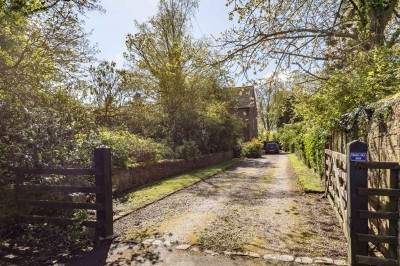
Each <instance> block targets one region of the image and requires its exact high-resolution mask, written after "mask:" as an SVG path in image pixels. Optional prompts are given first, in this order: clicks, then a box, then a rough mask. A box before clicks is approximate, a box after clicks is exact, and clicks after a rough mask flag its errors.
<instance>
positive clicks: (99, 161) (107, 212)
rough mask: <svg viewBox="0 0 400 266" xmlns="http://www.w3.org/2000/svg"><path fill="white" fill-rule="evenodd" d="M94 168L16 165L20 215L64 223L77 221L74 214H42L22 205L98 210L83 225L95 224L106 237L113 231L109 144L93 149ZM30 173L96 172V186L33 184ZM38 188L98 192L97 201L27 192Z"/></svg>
mask: <svg viewBox="0 0 400 266" xmlns="http://www.w3.org/2000/svg"><path fill="white" fill-rule="evenodd" d="M94 164H95V167H94V169H21V168H17V169H14V170H13V172H14V173H15V176H16V185H15V192H16V199H17V210H18V219H19V221H22V222H35V223H56V224H63V225H71V224H75V223H76V222H77V221H76V220H74V219H71V218H62V217H49V216H39V215H34V214H29V215H27V214H25V213H24V212H23V207H28V206H36V207H44V208H54V209H86V210H95V211H96V220H95V221H82V222H80V223H81V225H83V226H88V227H94V228H96V231H97V235H99V236H101V237H107V236H110V235H112V234H113V214H112V194H111V193H112V185H111V151H110V149H109V148H98V149H95V150H94ZM28 175H30V176H31V175H47V176H48V175H62V176H74V175H75V176H77V175H94V176H95V186H91V187H88V186H54V185H31V184H27V183H26V182H24V179H25V177H26V176H28ZM27 191H28V192H29V191H35V192H40V194H42V195H45V193H55V192H61V193H66V194H68V193H77V192H81V193H95V194H96V202H95V203H77V202H67V201H54V200H43V199H29V198H26V197H27V193H26V192H27Z"/></svg>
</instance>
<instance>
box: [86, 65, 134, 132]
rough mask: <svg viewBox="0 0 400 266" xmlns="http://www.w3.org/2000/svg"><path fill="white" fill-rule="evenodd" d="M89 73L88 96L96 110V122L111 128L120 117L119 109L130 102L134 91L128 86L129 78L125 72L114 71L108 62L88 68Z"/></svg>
mask: <svg viewBox="0 0 400 266" xmlns="http://www.w3.org/2000/svg"><path fill="white" fill-rule="evenodd" d="M89 71H90V75H91V83H90V92H91V93H90V96H91V100H92V103H94V104H95V106H96V108H97V109H96V115H97V121H98V123H99V124H100V125H106V126H111V125H112V124H113V123H112V122H115V121H114V120H117V116H119V115H121V107H123V106H124V105H126V104H127V103H128V101H130V100H132V94H133V93H134V91H133V90H132V88H130V86H129V76H128V74H127V71H126V70H120V69H116V63H115V62H108V61H103V62H101V63H100V64H99V65H98V66H97V67H94V66H92V67H90V70H89ZM114 124H115V123H114Z"/></svg>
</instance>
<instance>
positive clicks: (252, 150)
mask: <svg viewBox="0 0 400 266" xmlns="http://www.w3.org/2000/svg"><path fill="white" fill-rule="evenodd" d="M241 147H242V156H244V157H247V158H260V157H261V155H262V148H263V144H262V143H261V141H260V140H258V139H255V138H254V139H252V140H251V141H249V142H244V143H242V144H241Z"/></svg>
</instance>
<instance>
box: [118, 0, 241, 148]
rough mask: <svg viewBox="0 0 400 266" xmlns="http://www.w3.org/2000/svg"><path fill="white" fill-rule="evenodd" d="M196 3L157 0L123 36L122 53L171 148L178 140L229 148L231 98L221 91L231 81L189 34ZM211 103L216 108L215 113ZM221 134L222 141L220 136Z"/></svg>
mask: <svg viewBox="0 0 400 266" xmlns="http://www.w3.org/2000/svg"><path fill="white" fill-rule="evenodd" d="M197 7H198V1H195V0H179V1H178V0H161V1H160V4H159V10H158V13H157V14H156V15H155V16H154V17H152V18H151V19H150V20H149V21H148V22H146V23H138V22H136V28H137V31H138V33H136V34H134V35H132V34H129V35H128V37H127V41H126V44H127V48H128V52H127V53H126V55H125V57H126V58H127V59H128V61H129V62H131V64H132V74H133V82H134V84H137V87H138V88H139V90H141V91H143V94H142V96H147V98H151V99H150V100H147V102H148V103H152V104H155V105H157V107H155V109H158V110H159V111H160V117H165V121H164V123H161V124H163V125H165V127H164V130H158V134H159V133H160V132H165V133H166V136H165V137H166V138H167V139H168V141H169V143H170V144H171V146H172V147H173V149H174V150H181V149H180V148H179V149H177V148H178V146H180V145H183V146H184V147H183V148H184V149H186V148H187V149H192V148H193V147H198V148H199V149H200V150H201V151H202V152H203V153H209V152H214V151H218V150H221V149H229V147H230V146H232V145H233V143H234V141H235V140H236V139H235V137H236V135H237V131H236V129H235V127H234V126H233V125H232V124H233V123H234V122H233V121H234V119H233V118H232V117H231V115H230V114H229V113H227V110H229V108H230V107H231V103H229V101H230V99H229V97H227V94H226V93H224V92H223V91H222V88H223V87H225V86H226V85H227V84H228V83H229V80H230V79H229V77H228V75H227V72H226V71H225V70H224V69H223V67H222V66H212V65H211V61H212V60H213V58H214V57H215V56H216V55H215V52H214V51H212V50H211V49H210V46H209V45H208V44H207V43H205V42H200V41H196V40H194V39H193V38H192V37H191V35H190V31H189V30H190V19H191V17H192V16H193V15H194V12H195V11H196V9H197ZM212 106H219V107H220V108H221V110H220V111H219V112H216V111H215V110H214V109H213V107H212ZM212 110H214V111H212ZM217 127H220V128H219V129H217ZM212 132H214V133H215V135H214V137H213V136H211V135H212V134H211V133H212ZM224 134H226V136H225V137H226V141H221V139H222V137H223V135H224ZM192 141H194V142H196V145H192V144H193V143H192ZM216 141H220V143H221V144H219V145H218V144H217V143H216ZM226 143H228V144H227V145H225V147H221V146H222V144H226ZM181 153H182V154H186V152H183V151H182V152H181ZM191 154H192V153H191ZM193 154H195V153H193Z"/></svg>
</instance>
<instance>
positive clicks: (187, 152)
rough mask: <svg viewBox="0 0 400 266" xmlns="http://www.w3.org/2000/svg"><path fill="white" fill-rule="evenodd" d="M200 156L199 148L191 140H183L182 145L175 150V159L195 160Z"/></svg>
mask: <svg viewBox="0 0 400 266" xmlns="http://www.w3.org/2000/svg"><path fill="white" fill-rule="evenodd" d="M200 156H201V153H200V150H199V146H197V144H196V142H194V141H193V140H188V141H186V140H184V141H183V144H182V145H179V146H178V147H177V148H176V158H178V159H185V160H190V159H196V158H199V157H200Z"/></svg>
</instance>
